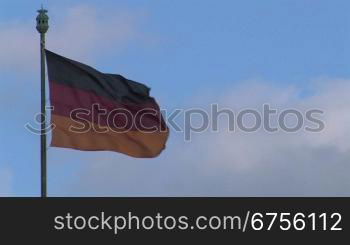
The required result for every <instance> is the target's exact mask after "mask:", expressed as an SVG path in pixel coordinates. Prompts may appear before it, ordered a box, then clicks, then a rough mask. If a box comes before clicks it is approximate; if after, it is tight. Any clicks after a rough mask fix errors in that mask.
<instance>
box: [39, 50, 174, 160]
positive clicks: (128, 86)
mask: <svg viewBox="0 0 350 245" xmlns="http://www.w3.org/2000/svg"><path fill="white" fill-rule="evenodd" d="M45 53H46V59H47V67H48V76H49V87H50V102H51V106H52V107H53V109H52V112H51V123H52V125H54V126H53V129H52V141H51V146H55V147H63V148H72V149H78V150H85V151H116V152H120V153H124V154H127V155H129V156H133V157H141V158H148V157H156V156H157V155H159V154H160V153H161V151H162V150H163V149H164V148H165V144H166V141H167V138H168V135H169V130H168V128H167V126H166V124H165V122H164V119H163V117H162V115H161V113H160V109H159V106H158V104H157V103H156V101H155V99H154V98H152V97H150V95H149V91H150V89H149V88H148V87H147V86H145V85H143V84H141V83H138V82H134V81H131V80H128V79H126V78H124V77H123V76H121V75H115V74H106V73H101V72H99V71H97V70H96V69H94V68H92V67H90V66H87V65H85V64H82V63H80V62H77V61H74V60H71V59H68V58H65V57H63V56H60V55H58V54H55V53H53V52H51V51H49V50H45Z"/></svg>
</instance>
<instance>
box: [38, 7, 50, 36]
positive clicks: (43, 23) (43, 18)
mask: <svg viewBox="0 0 350 245" xmlns="http://www.w3.org/2000/svg"><path fill="white" fill-rule="evenodd" d="M38 13H39V14H38V16H37V17H36V29H37V30H38V32H39V33H40V34H45V33H46V32H47V30H48V29H49V16H47V14H46V13H47V10H46V9H44V8H43V6H41V9H39V10H38Z"/></svg>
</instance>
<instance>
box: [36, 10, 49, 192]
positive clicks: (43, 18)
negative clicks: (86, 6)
mask: <svg viewBox="0 0 350 245" xmlns="http://www.w3.org/2000/svg"><path fill="white" fill-rule="evenodd" d="M38 13H39V14H38V16H37V17H36V21H37V25H36V29H37V30H38V32H39V33H40V53H41V57H40V60H41V118H40V123H41V133H40V161H41V197H43V198H44V197H47V163H46V103H45V102H46V96H45V90H46V88H45V33H46V32H47V30H48V29H49V25H48V20H49V17H48V16H47V15H46V13H47V10H45V9H43V7H41V9H40V10H38Z"/></svg>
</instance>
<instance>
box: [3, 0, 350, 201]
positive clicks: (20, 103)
mask: <svg viewBox="0 0 350 245" xmlns="http://www.w3.org/2000/svg"><path fill="white" fill-rule="evenodd" d="M41 3H44V6H45V7H46V8H47V9H48V10H49V16H50V29H49V32H48V34H47V48H48V49H50V50H52V51H54V52H57V53H60V54H62V55H64V56H66V57H69V58H72V59H76V60H79V61H81V62H84V63H88V64H90V65H92V66H94V67H96V68H97V69H99V70H101V71H103V72H109V73H119V74H122V75H124V76H126V77H128V78H130V79H133V80H136V81H139V82H143V83H145V84H147V85H148V86H150V87H151V88H152V91H151V94H152V96H154V97H156V98H157V100H158V102H159V104H160V105H161V107H162V108H163V109H166V110H169V111H171V110H174V109H175V108H193V107H195V108H203V109H208V108H209V105H210V104H213V103H217V104H218V105H219V107H222V108H230V109H232V110H233V111H236V110H239V109H242V108H253V109H257V110H261V108H262V105H263V104H269V105H270V106H271V107H273V108H278V109H279V110H283V109H289V108H294V109H298V110H300V111H306V110H309V109H313V108H318V109H321V110H323V112H324V114H323V115H322V120H323V121H324V123H325V128H324V130H322V131H321V132H318V133H310V132H306V131H305V130H300V131H298V132H295V133H285V132H280V131H279V132H276V133H267V132H265V131H264V130H259V131H257V132H254V133H244V132H239V131H235V132H228V131H227V130H226V128H225V127H224V126H222V127H220V129H219V132H211V131H210V130H207V131H205V132H203V133H200V134H194V135H193V137H192V139H191V141H184V137H183V136H184V135H183V133H182V132H174V131H172V132H171V135H170V138H169V141H168V145H167V149H166V150H165V151H164V152H163V153H162V154H161V155H160V156H159V157H158V158H155V159H133V158H130V157H127V156H124V155H122V154H118V153H114V152H80V151H74V150H67V149H59V148H49V149H48V164H49V165H48V168H49V174H48V179H49V181H48V185H49V195H50V196H349V195H350V178H349V174H350V140H349V139H350V115H349V113H348V112H349V108H350V96H349V95H350V58H349V57H350V48H349V45H350V22H349V21H350V15H349V11H348V10H349V9H350V2H349V1H346V0H336V1H334V0H265V1H261V0H236V1H230V0H221V1H214V0H190V1H185V0H182V1H170V0H152V1H150V0H128V1H121V0H117V1H105V0H99V1H97V0H85V1H80V0H77V1H67V0H61V1H52V0H42V1H36V0H35V1H24V0H23V1H20V0H13V1H4V0H2V1H0V81H1V89H0V102H1V103H0V115H1V121H0V196H38V195H39V193H40V189H39V188H40V176H39V174H40V155H39V154H40V151H39V146H40V142H39V137H38V136H37V135H34V134H32V133H30V132H28V131H27V130H26V129H25V128H24V125H25V124H26V123H28V122H30V123H32V124H33V125H35V120H34V115H35V114H36V113H38V112H39V110H40V76H39V75H40V73H39V72H40V71H39V35H38V33H37V32H36V30H35V17H36V14H37V13H36V10H37V9H38V8H40V4H41ZM223 119H225V118H223ZM178 120H179V121H181V120H182V117H181V115H180V117H179V118H178ZM224 123H225V120H221V121H220V125H223V124H224Z"/></svg>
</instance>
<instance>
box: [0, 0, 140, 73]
mask: <svg viewBox="0 0 350 245" xmlns="http://www.w3.org/2000/svg"><path fill="white" fill-rule="evenodd" d="M58 13H59V14H58ZM136 22H137V13H133V14H130V13H129V12H127V11H123V10H120V11H115V10H113V11H111V10H108V9H100V8H95V7H93V6H90V5H77V6H75V7H71V8H69V9H61V8H56V9H55V8H53V9H52V10H51V11H50V21H49V23H50V28H49V31H48V33H47V42H46V43H47V48H48V49H52V50H55V51H57V52H61V53H63V54H65V53H66V54H69V57H72V58H75V59H83V61H84V60H86V59H89V58H90V57H91V56H95V55H98V54H101V53H103V52H105V51H107V50H108V49H109V50H112V51H113V52H115V51H118V50H119V49H120V48H121V47H123V45H125V44H126V43H127V41H129V40H130V39H132V38H133V37H134V36H135V35H136V32H135V28H136ZM0 36H1V39H0V53H1V56H0V67H1V69H5V68H6V69H9V70H11V71H13V70H15V71H18V70H21V69H25V70H28V69H29V70H31V69H33V68H35V67H38V62H39V57H40V53H39V34H38V33H37V31H36V29H35V17H34V16H33V18H31V19H25V20H23V19H21V20H11V21H7V22H3V23H1V22H0Z"/></svg>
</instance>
